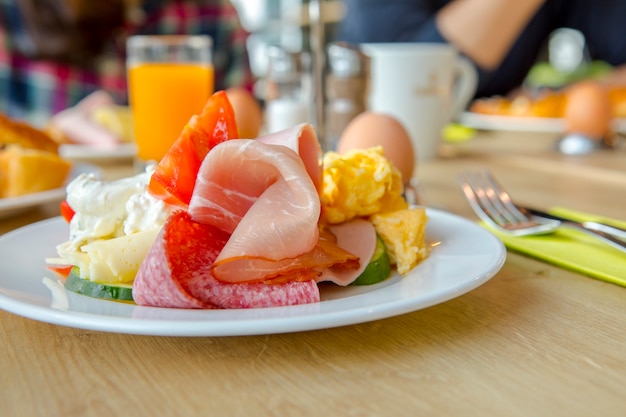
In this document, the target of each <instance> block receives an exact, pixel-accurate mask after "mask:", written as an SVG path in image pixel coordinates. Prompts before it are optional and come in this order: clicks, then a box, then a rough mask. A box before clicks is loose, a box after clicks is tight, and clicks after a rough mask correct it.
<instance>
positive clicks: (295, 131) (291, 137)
mask: <svg viewBox="0 0 626 417" xmlns="http://www.w3.org/2000/svg"><path fill="white" fill-rule="evenodd" d="M256 140H257V141H258V142H262V143H267V144H270V145H283V146H286V147H288V148H289V149H291V150H293V151H295V152H296V153H297V154H298V155H300V158H301V159H302V162H304V166H305V167H306V171H307V172H308V173H309V176H310V177H311V180H312V181H313V184H314V185H315V188H316V189H317V190H318V191H320V190H321V189H322V165H321V163H320V161H321V160H322V147H321V146H320V143H319V141H318V140H317V135H316V134H315V129H313V126H311V125H310V124H306V123H305V124H300V125H298V126H294V127H292V128H289V129H285V130H281V131H279V132H274V133H270V134H267V135H263V136H259V137H258V138H257V139H256Z"/></svg>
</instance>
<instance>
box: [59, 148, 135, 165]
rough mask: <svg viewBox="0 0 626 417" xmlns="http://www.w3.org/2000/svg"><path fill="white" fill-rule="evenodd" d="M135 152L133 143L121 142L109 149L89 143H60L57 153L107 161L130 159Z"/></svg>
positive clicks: (82, 158) (71, 157)
mask: <svg viewBox="0 0 626 417" xmlns="http://www.w3.org/2000/svg"><path fill="white" fill-rule="evenodd" d="M136 154H137V146H136V145H135V144H134V143H123V144H121V145H118V146H116V147H114V148H111V149H100V148H98V147H95V146H90V145H61V146H60V147H59V155H61V156H62V157H63V158H67V159H81V160H89V161H99V162H102V161H109V160H118V159H131V158H133V157H134V156H135V155H136Z"/></svg>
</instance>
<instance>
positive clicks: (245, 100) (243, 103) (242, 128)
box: [226, 87, 263, 139]
mask: <svg viewBox="0 0 626 417" xmlns="http://www.w3.org/2000/svg"><path fill="white" fill-rule="evenodd" d="M226 95H227V96H228V100H229V101H230V104H231V105H232V106H233V111H234V112H235V121H236V122H237V129H238V130H239V137H240V138H242V139H254V138H256V137H257V136H259V132H260V130H261V126H262V124H263V112H262V110H261V105H260V104H259V102H258V100H257V99H256V98H255V97H254V95H252V93H251V92H249V91H248V90H246V89H245V88H242V87H231V88H229V89H227V90H226Z"/></svg>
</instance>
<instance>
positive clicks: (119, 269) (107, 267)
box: [57, 227, 161, 283]
mask: <svg viewBox="0 0 626 417" xmlns="http://www.w3.org/2000/svg"><path fill="white" fill-rule="evenodd" d="M160 230H161V228H159V227H154V228H151V229H148V230H144V231H142V232H138V233H134V234H132V235H128V236H121V237H117V238H113V239H106V240H105V239H102V240H96V241H93V242H91V243H89V244H87V245H83V246H82V247H81V248H80V251H73V250H67V248H68V247H69V245H60V246H59V247H58V248H57V251H58V253H59V256H61V257H62V258H63V259H65V260H66V261H67V263H70V264H72V265H76V266H78V267H79V268H80V274H81V277H82V278H85V279H88V280H90V281H94V282H101V283H130V282H132V281H133V280H134V279H135V275H136V274H137V271H138V270H139V266H140V265H141V263H142V262H143V260H144V259H145V257H146V255H147V254H148V251H149V250H150V247H152V244H153V243H154V240H155V239H156V237H157V235H158V234H159V232H160Z"/></svg>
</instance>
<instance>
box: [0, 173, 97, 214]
mask: <svg viewBox="0 0 626 417" xmlns="http://www.w3.org/2000/svg"><path fill="white" fill-rule="evenodd" d="M83 172H93V173H95V174H96V175H97V176H98V177H100V176H101V170H100V168H98V167H96V166H94V165H91V164H86V163H79V162H75V163H73V167H72V170H71V171H70V175H69V176H68V178H69V179H68V181H69V180H72V179H74V178H76V177H77V176H78V175H79V174H82V173H83ZM64 198H65V187H61V188H55V189H54V190H48V191H42V192H39V193H32V194H26V195H22V196H19V197H9V198H0V218H4V217H9V216H12V215H14V214H17V213H20V212H22V211H24V210H25V209H28V208H33V207H37V206H40V205H42V204H46V203H53V202H55V201H61V200H63V199H64Z"/></svg>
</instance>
